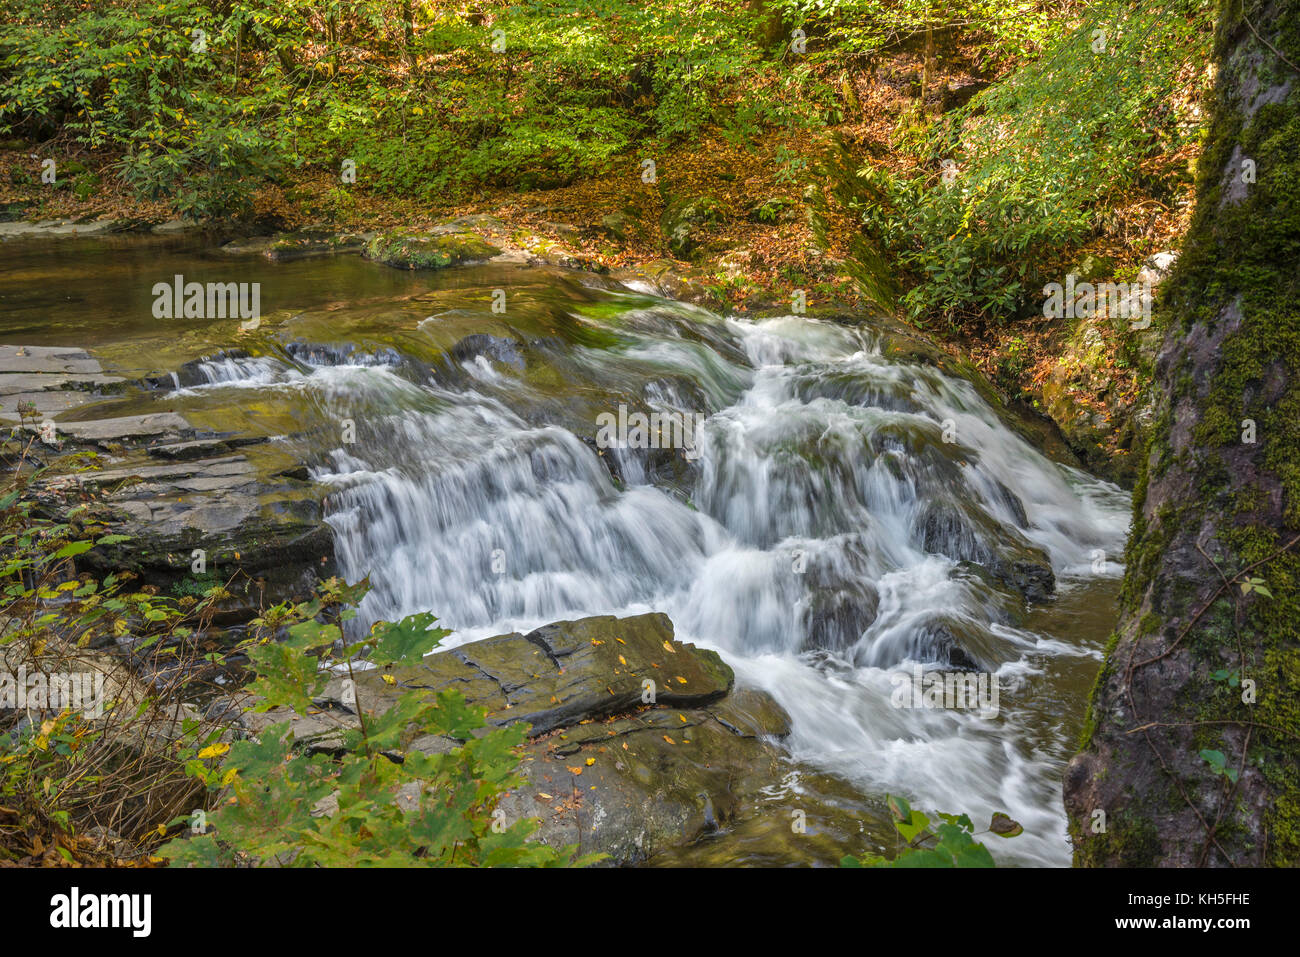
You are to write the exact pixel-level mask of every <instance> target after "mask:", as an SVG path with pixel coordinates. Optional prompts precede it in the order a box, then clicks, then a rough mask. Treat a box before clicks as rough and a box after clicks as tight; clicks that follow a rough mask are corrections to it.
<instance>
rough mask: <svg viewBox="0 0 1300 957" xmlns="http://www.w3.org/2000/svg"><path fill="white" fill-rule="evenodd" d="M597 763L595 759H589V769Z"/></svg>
mask: <svg viewBox="0 0 1300 957" xmlns="http://www.w3.org/2000/svg"><path fill="white" fill-rule="evenodd" d="M595 763H596V759H595V758H588V759H587V767H591V766H592V765H593V764H595Z"/></svg>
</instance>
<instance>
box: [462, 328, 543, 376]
mask: <svg viewBox="0 0 1300 957" xmlns="http://www.w3.org/2000/svg"><path fill="white" fill-rule="evenodd" d="M520 346H521V343H519V342H518V341H516V340H514V339H507V338H505V337H504V336H490V335H487V334H485V333H475V334H474V335H471V336H466V337H465V338H464V339H461V340H460V341H459V342H457V343H456V344H455V345H454V346H452V347H451V348H450V349H448V350H447V356H448V357H449V358H451V359H454V360H455V361H457V362H468V361H472V360H474V359H477V358H478V357H479V356H484V357H486V358H488V359H491V360H493V361H495V362H500V363H503V364H504V365H508V366H512V367H513V368H515V369H522V368H524V365H525V363H524V357H523V354H522V353H521V352H520Z"/></svg>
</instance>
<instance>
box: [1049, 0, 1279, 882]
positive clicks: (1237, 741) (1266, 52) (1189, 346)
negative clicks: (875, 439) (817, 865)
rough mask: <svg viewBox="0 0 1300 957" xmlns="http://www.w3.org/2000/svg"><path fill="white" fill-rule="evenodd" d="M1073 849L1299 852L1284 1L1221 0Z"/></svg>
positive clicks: (1078, 767)
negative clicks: (1210, 86) (1196, 169)
mask: <svg viewBox="0 0 1300 957" xmlns="http://www.w3.org/2000/svg"><path fill="white" fill-rule="evenodd" d="M1216 59H1217V63H1218V75H1217V78H1216V81H1215V91H1214V99H1213V103H1212V113H1211V117H1210V136H1209V139H1208V141H1207V143H1206V148H1205V153H1204V155H1203V157H1202V160H1201V164H1200V174H1199V180H1198V184H1197V210H1196V214H1195V216H1194V218H1193V221H1192V225H1191V228H1190V230H1189V232H1188V234H1187V237H1186V240H1185V242H1184V248H1183V252H1182V256H1181V258H1180V260H1179V263H1178V266H1177V267H1176V270H1175V273H1174V275H1173V276H1172V277H1171V279H1170V280H1169V283H1168V285H1167V286H1166V287H1165V289H1164V290H1162V298H1161V302H1160V303H1159V305H1158V307H1157V321H1158V323H1160V327H1161V329H1162V331H1163V334H1164V340H1163V346H1162V348H1161V351H1160V355H1159V358H1158V360H1157V363H1156V367H1155V369H1154V372H1153V379H1154V381H1153V382H1152V383H1151V386H1150V387H1151V388H1153V389H1156V390H1158V394H1159V396H1160V398H1159V400H1158V401H1159V405H1158V409H1159V413H1158V416H1157V418H1156V419H1155V421H1154V424H1153V426H1152V429H1151V432H1150V439H1151V441H1150V445H1149V448H1148V452H1147V457H1146V459H1145V461H1144V462H1143V463H1141V469H1142V471H1141V474H1140V477H1139V481H1138V486H1137V490H1136V494H1135V501H1134V524H1133V529H1132V533H1131V537H1130V540H1129V545H1128V552H1127V556H1126V561H1127V566H1128V570H1127V573H1126V577H1125V582H1124V589H1123V594H1122V599H1121V609H1120V613H1121V615H1120V621H1119V624H1118V626H1117V629H1116V633H1115V635H1114V637H1113V638H1112V641H1111V646H1110V647H1109V648H1108V650H1107V654H1106V659H1105V663H1104V665H1103V667H1102V671H1101V674H1100V675H1099V676H1098V679H1097V685H1096V687H1095V689H1094V691H1093V697H1092V701H1091V704H1090V709H1089V714H1088V720H1087V725H1086V728H1085V732H1084V740H1083V741H1082V744H1081V752H1080V753H1079V754H1078V755H1076V756H1075V758H1074V760H1073V761H1071V763H1070V766H1069V768H1068V770H1067V772H1066V780H1065V803H1066V809H1067V811H1068V812H1069V816H1070V832H1071V836H1072V839H1073V841H1074V846H1075V862H1076V863H1077V864H1080V865H1088V866H1108V865H1110V866H1113V865H1128V866H1151V865H1154V866H1197V865H1209V866H1229V865H1238V866H1240V865H1261V864H1289V865H1296V864H1300V757H1298V755H1300V541H1297V539H1298V538H1300V69H1297V66H1296V64H1300V4H1296V3H1294V2H1287V0H1244V2H1243V0H1223V5H1222V6H1221V8H1220V11H1219V26H1218V36H1217V57H1216Z"/></svg>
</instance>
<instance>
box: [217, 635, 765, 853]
mask: <svg viewBox="0 0 1300 957" xmlns="http://www.w3.org/2000/svg"><path fill="white" fill-rule="evenodd" d="M390 674H391V675H392V677H393V678H394V679H395V681H396V684H395V685H389V684H387V683H386V682H385V681H383V680H382V679H381V678H380V676H379V675H378V674H377V673H375V672H373V671H367V672H362V673H360V674H359V675H358V676H357V679H356V683H355V689H354V691H353V693H352V694H351V695H349V694H348V692H347V691H346V690H345V686H344V683H343V681H342V679H336V680H335V681H333V682H331V684H330V686H329V687H327V688H326V690H325V692H324V694H322V695H321V696H320V697H319V698H318V699H317V700H316V701H315V702H314V704H315V706H316V707H315V708H314V709H313V712H314V713H312V714H310V715H291V714H290V713H289V712H288V711H286V710H285V709H272V710H271V711H268V712H265V713H263V714H255V713H252V712H245V713H244V714H243V716H242V718H241V721H242V722H243V724H244V726H245V727H246V728H247V730H248V731H250V732H252V733H258V732H259V731H261V730H262V729H264V728H266V727H268V726H269V725H271V724H274V723H277V722H280V721H284V720H286V719H288V720H292V722H293V732H294V736H295V738H296V739H297V741H298V743H299V746H300V747H304V748H305V749H307V750H315V751H330V750H334V749H337V748H338V747H339V746H340V744H341V740H342V733H343V732H344V731H346V730H351V729H355V728H357V727H358V722H357V719H356V710H357V709H358V708H360V709H364V710H365V711H366V712H367V713H379V712H382V711H383V710H385V709H386V708H388V707H390V706H391V705H392V703H393V702H394V701H395V700H396V698H397V697H398V695H399V694H401V693H402V691H403V690H404V689H407V688H418V689H421V690H422V691H423V692H424V693H426V694H431V695H432V694H435V693H437V692H438V691H439V690H442V689H444V688H455V689H457V690H459V691H461V692H462V693H463V694H464V695H465V696H466V698H467V699H468V700H469V702H470V703H471V704H474V705H478V706H481V707H486V708H488V710H489V715H488V720H489V722H491V723H492V724H496V725H507V724H512V723H514V722H516V721H525V722H528V723H529V724H531V725H532V728H531V731H530V732H529V738H530V739H529V741H528V743H527V744H526V745H525V748H524V757H523V761H522V764H521V766H520V773H521V776H522V777H523V778H524V779H525V782H526V783H525V785H524V786H523V787H522V788H520V789H518V790H516V791H514V792H512V793H510V794H508V795H506V796H505V797H504V798H503V800H502V802H501V805H500V807H501V809H502V810H504V811H505V814H506V818H507V820H513V819H516V818H518V817H523V816H529V817H537V818H540V820H541V828H540V830H539V831H538V834H537V838H538V839H539V840H542V841H546V842H547V843H551V844H553V845H557V846H558V845H564V844H572V843H576V844H579V845H580V846H581V848H582V850H583V851H584V852H585V851H593V850H598V851H604V852H605V853H607V854H610V855H611V858H612V862H613V863H633V862H639V861H644V860H645V859H647V858H648V857H649V856H651V855H653V854H654V853H656V852H659V851H663V850H666V849H669V848H672V847H675V846H679V845H681V844H683V843H689V842H690V841H693V840H695V839H696V838H698V837H700V836H702V835H705V834H708V833H710V832H712V831H714V830H716V829H718V828H720V827H724V826H726V825H727V824H728V823H729V822H732V821H734V820H736V819H738V818H739V817H742V816H746V815H753V814H755V813H757V810H758V809H759V808H760V807H761V806H762V805H763V804H765V803H766V801H765V799H764V798H763V796H762V790H763V788H770V787H773V786H775V785H777V784H778V782H780V781H781V780H782V779H783V778H784V776H785V775H786V774H787V773H788V765H787V759H786V758H785V757H784V754H783V752H782V751H781V750H780V749H779V748H778V747H776V746H775V745H774V744H773V741H774V740H776V739H779V738H781V737H784V736H785V735H787V734H789V732H790V717H789V715H788V714H787V713H786V712H785V710H784V709H783V708H781V706H780V705H779V704H777V703H776V702H775V701H774V700H773V699H772V698H771V696H770V695H768V694H767V693H766V692H763V691H759V690H755V689H743V690H739V691H737V690H735V689H734V688H733V681H734V678H733V675H732V671H731V669H730V668H729V667H728V666H727V665H726V664H725V663H724V662H723V661H722V660H721V658H719V657H718V656H717V654H715V653H714V652H712V651H707V650H704V649H700V648H696V647H695V646H694V645H691V644H689V643H684V642H680V641H677V640H676V639H675V638H674V636H673V629H672V623H671V621H669V619H668V618H667V617H666V616H664V615H661V614H647V615H638V616H634V617H630V618H621V619H620V618H614V617H612V616H599V617H594V618H584V619H580V620H578V621H564V622H554V623H552V624H549V625H545V626H543V627H541V628H538V629H537V630H536V631H533V632H531V633H530V634H528V635H521V634H518V633H512V634H508V635H498V636H495V637H493V638H486V639H483V640H481V641H474V642H469V643H467V644H464V645H461V646H459V647H456V648H453V649H450V650H448V651H445V652H441V653H437V654H433V655H429V656H427V657H426V658H424V659H423V660H422V661H421V662H420V663H419V664H418V665H407V666H399V667H395V668H393V669H391V671H390ZM647 680H650V681H654V682H655V685H654V688H655V694H654V697H653V700H652V701H650V700H643V695H645V694H646V686H645V685H644V682H645V681H647ZM455 744H456V742H454V741H450V740H447V739H443V738H438V737H433V736H427V735H426V736H424V737H422V738H418V739H416V740H415V741H414V742H412V744H411V746H410V747H411V749H413V750H419V751H424V752H426V753H443V752H445V751H447V750H449V749H450V748H452V747H454V746H455Z"/></svg>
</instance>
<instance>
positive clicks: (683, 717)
mask: <svg viewBox="0 0 1300 957" xmlns="http://www.w3.org/2000/svg"><path fill="white" fill-rule="evenodd" d="M677 717H679V718H681V719H682V724H685V723H686V715H684V714H679V715H678V716H677Z"/></svg>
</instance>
